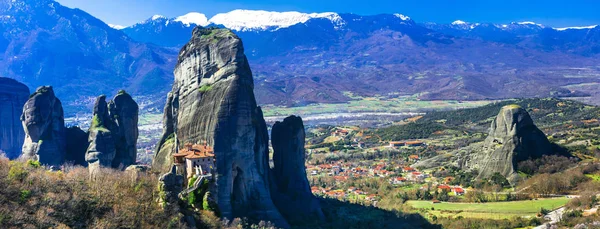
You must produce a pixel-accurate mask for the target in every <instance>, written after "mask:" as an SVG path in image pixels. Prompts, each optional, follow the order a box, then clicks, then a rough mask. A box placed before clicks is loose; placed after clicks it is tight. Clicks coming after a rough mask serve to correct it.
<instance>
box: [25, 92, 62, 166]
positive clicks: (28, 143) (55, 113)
mask: <svg viewBox="0 0 600 229" xmlns="http://www.w3.org/2000/svg"><path fill="white" fill-rule="evenodd" d="M21 121H22V123H23V128H24V129H25V134H26V135H25V143H24V144H23V155H22V157H24V158H25V159H32V160H38V161H40V162H41V163H42V164H44V165H50V166H60V165H62V164H63V163H64V161H65V152H66V151H65V147H66V138H65V123H64V115H63V108H62V104H61V102H60V100H59V99H58V98H56V96H55V95H54V91H53V90H52V87H50V86H43V87H39V88H38V89H37V90H36V92H35V93H33V94H32V95H31V96H30V99H29V100H28V101H27V102H26V103H25V106H24V107H23V114H22V115H21Z"/></svg>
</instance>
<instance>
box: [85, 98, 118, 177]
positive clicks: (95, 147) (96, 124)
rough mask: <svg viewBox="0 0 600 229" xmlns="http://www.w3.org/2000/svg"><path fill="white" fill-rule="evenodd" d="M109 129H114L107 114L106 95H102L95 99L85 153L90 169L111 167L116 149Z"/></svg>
mask: <svg viewBox="0 0 600 229" xmlns="http://www.w3.org/2000/svg"><path fill="white" fill-rule="evenodd" d="M111 129H113V130H114V129H115V127H114V123H113V121H112V119H110V115H109V114H108V105H107V103H106V96H104V95H102V96H100V97H98V98H97V99H96V103H95V104H94V112H93V118H92V124H90V129H89V131H88V132H89V137H88V141H89V143H90V145H89V147H88V149H87V152H86V154H85V160H86V161H87V162H88V164H89V167H90V170H92V171H94V170H96V169H97V168H99V167H103V168H111V167H112V162H113V160H114V159H115V155H116V154H117V150H116V149H115V141H114V139H113V134H112V132H111Z"/></svg>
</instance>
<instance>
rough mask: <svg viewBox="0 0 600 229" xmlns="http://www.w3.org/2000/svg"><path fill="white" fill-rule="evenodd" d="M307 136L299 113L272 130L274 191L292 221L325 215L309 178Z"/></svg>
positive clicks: (277, 124)
mask: <svg viewBox="0 0 600 229" xmlns="http://www.w3.org/2000/svg"><path fill="white" fill-rule="evenodd" d="M305 139H306V134H305V132H304V124H303V122H302V118H300V117H297V116H290V117H288V118H286V119H284V120H283V122H276V123H275V124H274V125H273V128H272V130H271V144H272V146H273V163H274V166H273V169H272V170H271V171H272V172H271V174H272V176H273V182H272V183H271V193H272V194H273V200H274V202H275V205H276V206H277V208H278V209H279V210H280V211H281V213H282V214H283V215H284V216H285V217H286V219H288V220H291V221H296V220H297V221H300V220H306V219H315V218H317V219H322V218H324V216H323V212H322V210H321V206H320V203H319V201H318V200H317V199H316V198H315V196H313V194H312V192H311V190H310V184H309V183H308V179H307V177H306V166H305V157H306V153H305V149H304V144H305Z"/></svg>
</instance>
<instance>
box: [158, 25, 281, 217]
mask: <svg viewBox="0 0 600 229" xmlns="http://www.w3.org/2000/svg"><path fill="white" fill-rule="evenodd" d="M174 74H175V82H174V85H173V90H172V92H171V93H170V96H169V100H168V104H167V105H166V107H165V119H164V120H165V121H166V123H165V133H164V136H163V138H162V140H161V144H160V145H159V147H158V150H157V152H158V153H157V155H156V156H155V160H154V162H153V166H154V167H155V169H157V168H158V169H163V168H168V167H169V165H170V164H171V163H172V158H171V156H170V155H171V154H172V153H173V152H174V151H175V150H174V148H173V147H176V146H177V145H182V144H185V143H196V144H201V143H204V142H206V143H207V144H208V145H210V146H212V147H213V148H214V153H215V156H216V160H217V162H216V181H215V184H216V193H215V196H216V199H217V204H218V206H219V210H220V212H221V215H222V216H223V217H225V218H228V219H232V218H237V217H240V218H242V217H247V218H249V219H253V220H265V221H270V222H273V223H275V224H276V225H278V226H279V227H288V226H289V225H288V224H287V222H286V220H285V219H284V218H283V217H282V215H281V214H280V213H279V211H278V209H277V208H276V207H275V205H274V204H273V201H272V199H271V193H270V190H269V179H268V177H269V174H268V173H269V169H268V167H269V166H268V133H267V128H266V124H265V121H264V119H263V118H262V112H261V110H260V108H259V107H258V106H257V104H256V100H255V98H254V92H253V89H254V85H253V79H252V72H251V70H250V66H249V65H248V61H247V59H246V56H245V55H244V48H243V45H242V41H241V40H240V39H239V38H238V37H237V36H236V35H235V34H233V33H232V32H231V31H229V30H226V29H205V28H201V27H198V28H196V29H194V31H193V35H192V39H191V40H190V42H189V43H188V44H187V45H185V46H184V47H183V48H182V49H181V52H180V54H179V60H178V63H177V66H176V67H175V71H174ZM177 143H179V144H177ZM162 172H166V171H162Z"/></svg>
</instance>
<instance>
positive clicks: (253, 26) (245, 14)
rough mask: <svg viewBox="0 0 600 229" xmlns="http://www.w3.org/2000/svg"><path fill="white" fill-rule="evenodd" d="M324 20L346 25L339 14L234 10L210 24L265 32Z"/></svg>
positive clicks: (236, 29)
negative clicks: (316, 19)
mask: <svg viewBox="0 0 600 229" xmlns="http://www.w3.org/2000/svg"><path fill="white" fill-rule="evenodd" d="M315 18H323V19H327V20H330V21H331V22H332V23H333V24H334V25H335V26H336V27H341V26H343V25H344V24H345V22H344V20H343V19H342V18H341V17H340V15H338V14H337V13H310V14H307V13H300V12H294V11H292V12H272V11H263V10H234V11H231V12H228V13H221V14H217V15H215V16H214V17H212V18H211V19H210V20H209V22H210V23H211V24H215V25H223V26H225V27H226V28H229V29H231V30H235V31H256V30H259V31H264V30H277V29H281V28H287V27H290V26H292V25H296V24H300V23H305V22H307V21H308V20H310V19H315Z"/></svg>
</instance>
